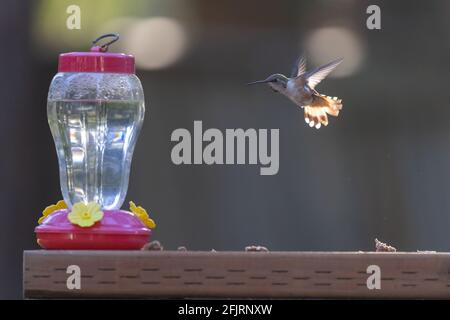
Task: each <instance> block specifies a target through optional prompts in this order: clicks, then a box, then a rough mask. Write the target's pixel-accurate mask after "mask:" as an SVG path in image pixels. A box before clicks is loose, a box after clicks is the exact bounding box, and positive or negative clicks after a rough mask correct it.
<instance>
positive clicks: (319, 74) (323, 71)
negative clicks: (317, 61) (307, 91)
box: [305, 58, 344, 89]
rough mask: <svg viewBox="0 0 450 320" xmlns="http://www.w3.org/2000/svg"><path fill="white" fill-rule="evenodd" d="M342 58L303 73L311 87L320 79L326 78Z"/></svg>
mask: <svg viewBox="0 0 450 320" xmlns="http://www.w3.org/2000/svg"><path fill="white" fill-rule="evenodd" d="M342 60H344V59H343V58H340V59H337V60H335V61H332V62H330V63H327V64H325V65H323V66H320V67H318V68H316V69H314V70H311V71H309V72H307V73H306V74H305V78H306V81H307V83H308V85H309V87H310V88H311V89H314V88H315V86H317V85H318V84H319V83H320V81H322V80H323V79H325V78H326V76H328V75H329V74H330V73H331V71H333V70H334V69H335V68H336V67H337V66H338V65H339V64H340V63H341V62H342Z"/></svg>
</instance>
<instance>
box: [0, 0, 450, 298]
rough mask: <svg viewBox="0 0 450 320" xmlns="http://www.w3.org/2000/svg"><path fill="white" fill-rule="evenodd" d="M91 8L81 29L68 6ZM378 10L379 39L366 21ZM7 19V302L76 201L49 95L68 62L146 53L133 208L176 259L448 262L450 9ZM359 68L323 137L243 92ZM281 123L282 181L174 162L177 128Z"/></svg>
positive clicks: (327, 88) (358, 4)
mask: <svg viewBox="0 0 450 320" xmlns="http://www.w3.org/2000/svg"><path fill="white" fill-rule="evenodd" d="M73 4H75V5H78V6H79V7H80V8H81V30H68V29H67V28H66V19H67V17H68V16H69V15H68V14H67V13H66V9H67V7H68V6H69V5H73ZM369 4H378V5H379V6H380V7H381V21H382V29H381V30H368V29H367V28H366V18H367V17H368V15H367V14H366V8H367V6H368V5H369ZM2 5H3V6H2V10H1V11H0V41H1V44H2V50H1V52H0V61H1V62H0V64H1V71H2V73H1V78H0V92H1V95H0V97H1V99H2V100H1V101H2V110H1V116H0V130H1V131H0V133H1V139H0V146H1V156H0V170H1V171H0V181H1V183H0V188H1V189H0V191H1V192H0V200H1V210H0V218H1V227H0V228H1V230H0V298H20V297H21V276H22V270H21V263H22V252H23V250H25V249H38V246H37V244H36V242H35V235H34V231H33V230H34V227H35V226H36V224H37V219H38V218H39V216H40V215H41V211H42V209H43V208H45V207H46V206H47V205H49V204H51V203H55V202H56V201H57V200H59V199H60V198H61V194H60V190H59V178H58V165H57V158H56V153H55V150H54V145H53V140H52V137H51V134H50V130H49V128H48V124H47V115H46V98H47V97H46V95H47V92H48V86H49V84H50V81H51V79H52V77H53V75H54V74H55V73H56V72H57V58H58V54H59V53H62V52H70V51H87V50H89V48H90V46H91V41H92V40H93V39H95V38H96V37H97V36H99V35H101V34H103V33H107V32H108V33H109V32H118V33H120V35H121V40H120V41H119V42H118V43H116V44H114V45H113V46H111V49H110V51H116V52H125V53H129V54H133V55H135V57H136V64H137V73H138V76H139V78H140V79H141V81H142V84H143V87H144V91H145V95H146V107H147V109H146V119H145V123H144V128H143V130H142V132H141V136H140V138H139V141H138V143H137V146H136V151H135V154H134V160H133V164H132V174H131V177H130V187H129V192H128V196H127V201H128V200H133V201H135V202H137V203H139V204H141V205H143V206H144V207H146V208H148V209H149V210H150V211H151V215H152V217H153V218H154V219H155V220H156V222H157V225H158V226H157V229H156V231H155V232H154V235H153V239H158V240H160V241H161V242H162V244H163V246H164V247H165V249H176V248H177V247H178V246H186V247H187V248H188V249H191V250H210V249H212V248H214V249H216V250H242V249H244V247H245V246H247V245H250V244H257V245H264V246H267V247H268V248H269V249H270V250H326V251H328V250H342V251H344V250H372V249H373V248H374V243H373V241H374V238H375V237H378V238H379V239H381V240H384V241H386V242H389V243H390V244H392V245H394V246H396V247H397V248H399V249H400V250H409V251H411V250H412V251H415V250H441V251H449V250H450V235H449V232H448V230H449V227H450V197H449V196H448V194H449V190H450V169H449V168H450V126H449V125H448V123H449V120H450V105H449V102H448V101H449V99H450V90H449V89H448V87H449V85H450V73H449V70H450V62H449V59H448V57H449V55H450V42H449V41H447V39H449V36H450V23H449V21H450V19H449V18H450V5H449V3H447V2H445V1H395V2H394V1H370V2H368V1H358V0H342V1H331V0H330V1H324V0H321V1H295V0H293V1H273V0H270V1H262V0H247V1H242V0H239V1H238V0H231V1H208V0H186V1H181V0H178V1H175V0H153V1H152V0H149V1H143V0H114V1H111V0H108V1H106V0H97V1H88V0H84V1H80V0H78V1H76V0H52V1H50V0H47V1H31V0H29V1H25V0H24V1H13V0H7V1H5V3H2ZM302 52H305V53H306V54H307V56H308V58H309V60H308V63H309V66H310V67H315V66H317V65H319V64H322V63H326V62H329V61H330V60H333V59H336V58H338V57H344V58H345V60H344V62H343V64H342V65H341V66H340V67H339V68H338V69H337V70H336V72H334V73H333V74H332V75H330V77H329V78H328V79H327V80H325V81H323V82H322V83H321V84H320V85H319V86H318V87H317V89H318V90H319V91H320V92H323V93H325V94H328V95H332V96H339V97H340V98H342V99H343V102H344V109H343V111H342V113H341V115H340V116H339V118H338V119H335V118H332V119H331V120H330V124H329V126H328V127H326V128H323V129H320V130H316V129H311V128H309V127H308V126H307V125H306V124H305V123H304V121H303V120H302V117H303V116H302V112H301V110H300V109H298V108H297V107H295V105H293V104H292V103H291V102H290V101H289V100H288V99H286V98H284V97H282V96H281V95H279V94H275V93H273V92H272V91H271V90H270V89H269V88H267V87H265V86H260V87H257V86H254V87H247V86H245V83H247V82H249V81H253V80H257V79H262V78H265V77H266V76H268V75H269V74H272V73H277V72H280V73H284V74H288V75H289V74H290V71H291V69H292V66H293V62H294V61H295V59H296V58H297V57H298V55H299V54H300V53H302ZM194 120H202V121H203V127H204V128H205V129H206V128H219V129H221V130H225V129H226V128H244V129H246V128H267V129H270V128H279V129H280V171H279V173H278V174H277V175H276V176H260V175H259V167H258V166H243V165H240V166H238V165H235V166H225V165H222V166H219V165H216V166H206V165H203V166H198V165H197V166H195V165H191V166H176V165H174V164H172V162H171V159H170V151H171V148H172V147H173V145H174V144H173V143H172V142H170V135H171V133H172V131H173V130H175V129H177V128H187V129H188V130H190V131H192V128H193V121H194Z"/></svg>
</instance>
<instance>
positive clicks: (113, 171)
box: [36, 34, 150, 249]
mask: <svg viewBox="0 0 450 320" xmlns="http://www.w3.org/2000/svg"><path fill="white" fill-rule="evenodd" d="M106 37H114V39H113V40H112V41H110V42H109V43H106V44H104V45H102V46H94V47H93V48H92V49H91V51H90V52H72V53H65V54H61V55H60V56H59V67H58V73H57V74H56V76H55V77H54V78H53V81H52V83H51V85H50V90H49V94H48V103H47V115H48V122H49V125H50V130H51V133H52V135H53V138H54V141H55V146H56V151H57V155H58V162H59V173H60V184H61V191H62V195H63V198H64V202H65V204H66V207H67V208H65V209H63V210H59V211H58V212H56V213H55V214H52V215H51V216H49V217H48V218H46V219H45V220H44V223H43V224H41V225H40V226H38V227H37V228H36V232H37V234H38V242H39V244H40V245H41V246H43V247H47V248H49V247H50V248H53V247H55V246H56V247H57V248H61V249H63V248H71V249H74V248H80V249H88V248H94V249H95V248H99V249H105V248H106V249H108V248H110V249H121V248H120V245H118V244H114V243H113V242H115V241H117V240H119V239H118V238H117V237H120V240H121V241H123V240H124V239H125V240H126V241H125V242H127V241H128V242H130V246H129V247H127V246H126V245H125V248H134V247H136V248H138V247H139V246H142V245H143V244H144V243H145V242H146V241H147V240H148V236H149V234H150V230H149V229H148V228H146V227H145V225H144V224H142V222H141V220H140V219H138V218H137V216H136V215H135V214H133V213H131V212H128V211H123V210H120V208H121V206H122V204H123V202H124V199H125V196H126V193H127V188H128V179H129V175H130V167H131V160H132V156H133V150H134V146H135V144H136V140H137V137H138V135H139V131H140V129H141V126H142V123H143V120H144V112H145V106H144V93H143V90H142V86H141V82H140V81H139V79H138V78H137V76H136V75H135V64H134V57H133V56H131V55H127V54H123V53H108V52H106V51H107V49H108V46H109V45H110V44H111V43H113V42H114V41H117V39H118V36H117V35H115V34H108V35H105V36H102V37H100V38H99V39H97V40H96V41H94V44H95V43H96V42H97V41H98V40H100V39H103V38H106ZM83 205H84V207H83ZM89 206H90V207H89ZM75 207H76V210H78V211H80V210H82V209H80V208H85V209H84V210H85V212H84V213H83V212H81V211H80V212H81V213H80V214H81V216H80V221H81V222H80V224H78V225H77V224H76V223H75V224H74V223H73V221H75V220H74V219H72V220H73V221H72V222H71V221H70V219H68V217H69V218H70V216H69V214H70V213H71V212H75V211H76V210H75ZM88 207H89V208H88ZM94 207H95V208H94ZM92 208H94V209H92ZM94 211H98V212H101V214H102V219H101V221H99V222H98V223H95V225H93V226H89V228H86V227H85V226H83V219H84V218H86V219H90V218H92V217H91V216H92V215H94ZM83 214H84V216H83ZM95 214H97V213H95ZM73 215H74V214H73ZM98 215H100V213H98ZM85 224H89V223H88V222H86V223H85ZM86 234H88V235H89V237H86V239H87V238H89V239H91V240H87V242H86V239H82V238H83V235H86ZM48 236H50V239H51V241H50V244H49V243H48V241H47V242H46V239H44V238H46V237H48ZM93 236H94V238H95V236H96V237H97V238H95V239H94V238H93ZM77 237H78V240H80V241H78V242H77V241H70V239H72V240H73V239H74V238H75V240H76V238H77ZM92 239H94V240H92ZM47 240H48V239H47ZM61 241H62V242H61ZM136 241H137V242H136ZM141 242H142V244H141ZM117 246H119V247H117Z"/></svg>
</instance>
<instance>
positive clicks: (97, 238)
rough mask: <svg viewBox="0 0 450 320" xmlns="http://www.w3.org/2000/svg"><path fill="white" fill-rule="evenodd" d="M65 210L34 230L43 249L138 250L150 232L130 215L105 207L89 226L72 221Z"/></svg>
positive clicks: (52, 215) (57, 212)
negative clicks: (98, 219) (99, 217)
mask: <svg viewBox="0 0 450 320" xmlns="http://www.w3.org/2000/svg"><path fill="white" fill-rule="evenodd" d="M68 213H69V210H68V209H62V210H58V211H55V212H54V213H52V214H51V215H49V216H48V217H47V218H45V219H44V221H43V222H42V224H41V225H39V226H37V227H36V229H35V232H36V237H37V242H38V244H39V245H40V246H41V247H42V248H44V249H59V250H138V249H141V248H142V247H143V246H144V245H145V244H146V243H147V242H148V241H149V238H150V234H151V231H150V229H148V228H147V227H145V225H144V224H143V223H142V222H141V220H139V218H137V217H136V216H135V215H134V214H132V213H131V212H128V211H122V210H111V211H108V210H105V211H103V219H102V220H101V221H99V222H97V223H95V224H94V225H93V226H92V227H88V228H82V227H79V226H77V225H74V224H72V223H71V222H70V221H69V219H68V218H67V215H68Z"/></svg>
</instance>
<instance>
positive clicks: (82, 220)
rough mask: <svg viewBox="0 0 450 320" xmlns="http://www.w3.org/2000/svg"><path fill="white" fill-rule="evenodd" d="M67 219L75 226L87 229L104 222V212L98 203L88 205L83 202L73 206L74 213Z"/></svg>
mask: <svg viewBox="0 0 450 320" xmlns="http://www.w3.org/2000/svg"><path fill="white" fill-rule="evenodd" d="M67 217H68V218H69V221H70V222H72V223H73V224H76V225H78V226H80V227H83V228H86V227H91V226H93V225H94V223H96V222H97V221H100V220H102V219H103V212H102V211H101V210H100V205H99V204H98V203H96V202H89V203H88V204H87V205H86V204H84V203H83V202H78V203H75V204H74V205H73V207H72V211H71V212H70V213H69V215H68V216H67Z"/></svg>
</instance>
